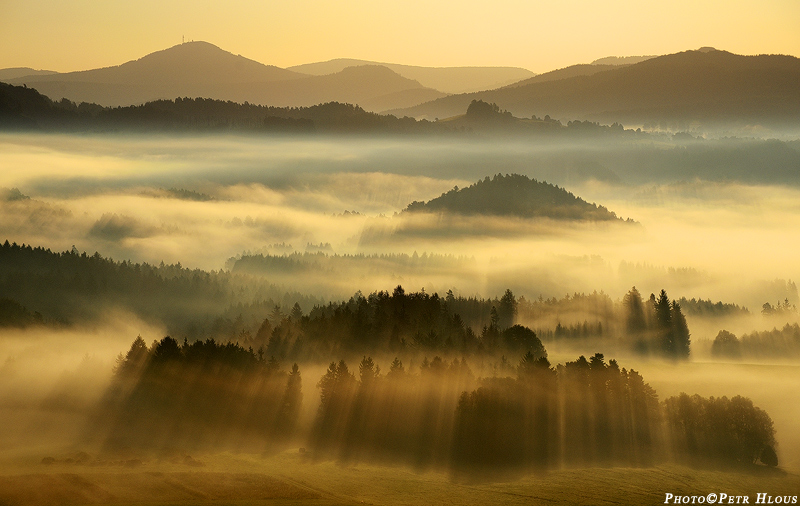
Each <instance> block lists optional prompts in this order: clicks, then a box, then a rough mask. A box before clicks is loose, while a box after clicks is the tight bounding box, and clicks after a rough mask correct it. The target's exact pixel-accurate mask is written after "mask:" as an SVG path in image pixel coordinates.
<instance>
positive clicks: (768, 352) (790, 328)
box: [711, 323, 800, 359]
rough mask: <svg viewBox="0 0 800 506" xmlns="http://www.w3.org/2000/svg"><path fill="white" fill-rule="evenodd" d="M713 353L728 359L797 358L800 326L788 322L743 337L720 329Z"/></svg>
mask: <svg viewBox="0 0 800 506" xmlns="http://www.w3.org/2000/svg"><path fill="white" fill-rule="evenodd" d="M711 354H712V355H714V356H716V357H720V358H726V359H742V358H749V359H754V358H756V359H758V358H771V359H776V358H778V359H781V358H784V359H786V358H796V357H798V356H800V326H798V324H797V323H794V324H789V323H787V324H786V325H784V326H783V328H780V329H778V328H773V329H772V330H763V331H753V332H750V333H747V334H742V335H741V337H736V335H735V334H733V333H731V332H728V331H727V330H720V331H719V333H718V334H717V337H715V338H714V342H713V344H712V345H711Z"/></svg>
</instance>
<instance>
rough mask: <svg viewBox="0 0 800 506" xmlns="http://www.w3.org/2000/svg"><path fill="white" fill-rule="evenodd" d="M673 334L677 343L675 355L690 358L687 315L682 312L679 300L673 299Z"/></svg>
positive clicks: (675, 343) (680, 357)
mask: <svg viewBox="0 0 800 506" xmlns="http://www.w3.org/2000/svg"><path fill="white" fill-rule="evenodd" d="M671 317H672V335H673V340H674V345H675V357H676V358H679V359H688V358H689V346H690V341H691V340H690V337H689V326H688V325H687V324H686V317H684V316H683V313H682V312H681V306H680V304H678V302H677V301H674V300H673V301H672V307H671Z"/></svg>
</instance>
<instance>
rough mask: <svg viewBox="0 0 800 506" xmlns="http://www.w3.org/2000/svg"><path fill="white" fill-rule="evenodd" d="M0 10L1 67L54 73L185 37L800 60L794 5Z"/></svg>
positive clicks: (29, 3) (269, 45)
mask: <svg viewBox="0 0 800 506" xmlns="http://www.w3.org/2000/svg"><path fill="white" fill-rule="evenodd" d="M0 10H2V16H0V68H4V67H32V68H36V69H47V70H54V71H58V72H67V71H74V70H86V69H90V68H98V67H106V66H111V65H119V64H121V63H124V62H126V61H129V60H133V59H137V58H140V57H141V56H143V55H145V54H148V53H151V52H154V51H158V50H161V49H165V48H168V47H171V46H174V45H175V44H178V43H180V42H181V41H182V38H183V37H185V39H186V40H187V41H189V40H204V41H207V42H211V43H213V44H216V45H217V46H220V47H222V48H223V49H226V50H228V51H231V52H232V53H234V54H241V55H242V56H245V57H248V58H251V59H254V60H256V61H259V62H261V63H264V64H268V65H277V66H279V67H288V66H292V65H299V64H303V63H311V62H315V61H324V60H329V59H333V58H359V59H366V60H373V61H381V62H389V63H402V64H407V65H423V66H496V65H504V66H518V67H523V68H527V69H529V70H531V71H533V72H537V73H540V72H546V71H549V70H553V69H556V68H562V67H566V66H568V65H572V64H575V63H589V62H591V61H593V60H596V59H599V58H603V57H606V56H630V55H653V54H656V55H657V54H668V53H675V52H679V51H685V50H688V49H697V48H699V47H703V46H712V47H716V48H718V49H724V50H727V51H731V52H733V53H737V54H765V53H766V54H790V55H799V54H800V35H798V34H800V3H798V2H796V1H794V0H763V1H754V0H729V1H718V0H714V1H707V2H695V1H689V0H676V1H672V2H642V1H634V0H613V1H607V2H594V1H583V0H568V1H563V2H552V1H541V0H537V1H530V2H518V1H508V0H501V1H497V2H483V1H474V0H468V1H457V2H456V1H433V2H428V1H419V0H411V1H402V2H400V1H394V0H393V1H387V2H371V1H366V0H356V1H348V2H333V1H318V0H304V1H297V2H261V1H251V0H248V1H244V0H236V1H232V2H216V1H211V0H201V1H177V0H167V1H154V0H145V1H140V2H127V3H126V2H106V1H101V0H86V1H80V2H52V1H48V0H25V1H21V0H4V1H3V2H1V3H0Z"/></svg>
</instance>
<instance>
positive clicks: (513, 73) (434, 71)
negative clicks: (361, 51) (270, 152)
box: [288, 58, 534, 93]
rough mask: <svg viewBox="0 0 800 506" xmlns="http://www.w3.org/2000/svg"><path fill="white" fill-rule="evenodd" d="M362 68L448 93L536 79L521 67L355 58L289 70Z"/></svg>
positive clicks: (318, 71)
mask: <svg viewBox="0 0 800 506" xmlns="http://www.w3.org/2000/svg"><path fill="white" fill-rule="evenodd" d="M360 65H381V66H384V67H387V68H390V69H392V70H393V71H395V72H397V73H398V74H400V75H401V76H403V77H406V78H408V79H413V80H415V81H419V82H420V83H421V84H422V85H423V86H425V87H427V88H434V89H437V90H440V91H442V92H444V93H469V92H473V91H480V90H490V89H493V88H498V87H500V86H505V85H507V84H511V83H514V82H517V81H520V80H522V79H527V78H529V77H533V76H534V73H533V72H531V71H529V70H527V69H523V68H519V67H419V66H414V65H400V64H397V63H381V62H373V61H366V60H355V59H351V58H337V59H335V60H328V61H325V62H318V63H306V64H304V65H296V66H294V67H289V68H288V70H292V71H295V72H302V73H304V74H310V75H325V74H333V73H336V72H340V71H342V70H343V69H345V68H347V67H353V66H360Z"/></svg>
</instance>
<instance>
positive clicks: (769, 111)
mask: <svg viewBox="0 0 800 506" xmlns="http://www.w3.org/2000/svg"><path fill="white" fill-rule="evenodd" d="M798 82H800V59H798V58H795V57H792V56H782V55H759V56H741V55H735V54H732V53H728V52H726V51H716V50H702V51H686V52H683V53H677V54H671V55H666V56H661V57H658V58H653V59H649V60H646V61H643V62H640V63H637V64H634V65H630V66H624V67H614V68H612V69H610V70H606V71H601V72H597V73H595V74H593V75H580V76H575V77H569V78H566V79H560V80H555V81H554V80H549V81H544V82H530V83H528V84H524V85H520V86H516V87H507V88H501V89H497V90H492V91H488V92H483V93H472V94H465V95H457V96H452V97H445V98H442V99H439V100H436V101H433V102H430V103H426V104H422V105H420V106H417V107H414V108H412V109H407V110H402V111H393V113H395V114H401V115H402V114H406V115H409V116H414V117H428V118H432V117H439V118H444V117H449V116H453V115H456V114H459V113H461V111H463V110H464V109H465V108H466V107H467V105H468V104H469V103H470V101H471V100H473V99H482V100H485V101H487V102H494V103H496V104H497V105H498V106H500V107H501V108H503V109H506V110H508V111H510V112H511V113H513V114H514V115H515V116H523V117H524V116H531V115H534V114H535V115H540V116H542V115H545V114H549V115H551V116H553V117H556V118H562V119H576V118H577V119H591V120H599V121H604V122H609V123H610V122H614V121H616V122H622V123H625V124H647V123H651V124H664V123H668V124H672V125H676V126H678V127H681V126H682V125H688V124H691V123H693V122H697V123H701V124H706V125H713V124H722V123H726V122H735V123H740V124H762V125H770V126H782V125H790V124H792V123H793V122H796V118H797V116H798V114H800V87H798V86H797V83H798Z"/></svg>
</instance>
